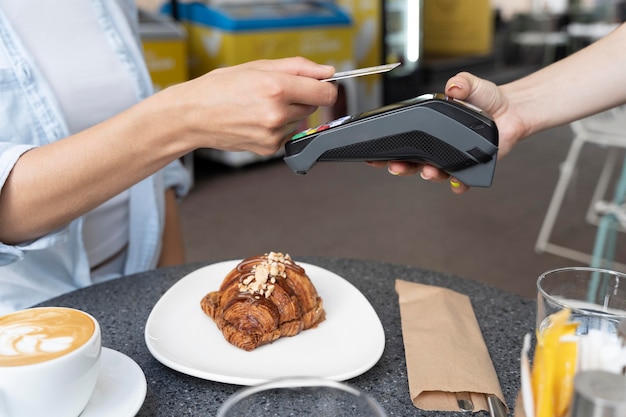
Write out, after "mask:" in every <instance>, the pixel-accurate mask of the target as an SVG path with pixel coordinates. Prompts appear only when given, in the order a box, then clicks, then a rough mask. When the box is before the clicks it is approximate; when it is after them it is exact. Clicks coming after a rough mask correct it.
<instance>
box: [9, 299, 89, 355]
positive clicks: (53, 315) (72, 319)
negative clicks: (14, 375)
mask: <svg viewBox="0 0 626 417" xmlns="http://www.w3.org/2000/svg"><path fill="white" fill-rule="evenodd" d="M94 330H95V325H94V322H93V321H92V319H91V318H90V317H89V316H87V315H86V314H84V313H82V312H80V311H77V310H72V309H68V308H61V307H43V308H34V309H29V310H24V311H18V312H15V313H10V314H8V315H6V316H2V317H0V366H18V365H28V364H33V363H37V362H43V361H47V360H50V359H54V358H57V357H59V356H63V355H64V354H66V353H68V352H71V351H72V350H75V349H77V348H78V347H80V346H82V345H83V344H84V343H85V342H86V341H87V340H89V339H90V338H91V336H92V335H93V333H94Z"/></svg>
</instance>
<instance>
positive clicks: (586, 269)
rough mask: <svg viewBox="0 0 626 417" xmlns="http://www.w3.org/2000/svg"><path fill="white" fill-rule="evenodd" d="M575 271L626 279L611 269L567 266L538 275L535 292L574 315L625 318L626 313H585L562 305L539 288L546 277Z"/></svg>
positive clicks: (560, 300) (559, 300)
mask: <svg viewBox="0 0 626 417" xmlns="http://www.w3.org/2000/svg"><path fill="white" fill-rule="evenodd" d="M575 271H581V272H599V273H602V274H608V275H613V276H618V277H620V278H624V279H626V273H624V272H620V271H615V270H612V269H607V268H599V267H593V266H567V267H563V268H556V269H551V270H548V271H545V272H543V273H541V274H540V275H539V277H538V278H537V283H536V285H537V291H538V292H539V293H540V294H541V296H542V297H544V298H545V299H546V300H548V301H550V302H552V303H553V304H554V305H560V306H563V308H567V309H570V310H572V311H576V313H578V314H582V315H585V316H602V317H623V318H626V313H625V314H615V313H612V312H609V311H599V310H594V311H587V310H585V309H581V308H579V307H576V306H571V305H568V304H567V303H564V302H563V300H562V299H558V298H556V297H554V296H553V295H551V294H548V293H547V292H546V290H545V289H544V288H543V287H542V286H541V283H542V282H543V281H544V280H545V278H546V277H547V276H548V275H554V274H557V273H559V272H575Z"/></svg>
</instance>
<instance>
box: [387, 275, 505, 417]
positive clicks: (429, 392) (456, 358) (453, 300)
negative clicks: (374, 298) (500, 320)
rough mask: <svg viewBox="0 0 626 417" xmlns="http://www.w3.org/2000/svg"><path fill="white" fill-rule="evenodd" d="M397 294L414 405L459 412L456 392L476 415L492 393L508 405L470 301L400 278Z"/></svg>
mask: <svg viewBox="0 0 626 417" xmlns="http://www.w3.org/2000/svg"><path fill="white" fill-rule="evenodd" d="M396 292H397V293H398V297H399V302H400V316H401V320H402V337H403V339H404V350H405V355H406V364H407V374H408V378H409V391H410V394H411V400H412V401H413V404H415V406H416V407H418V408H421V409H423V410H439V411H459V407H458V405H457V400H456V393H457V392H464V391H465V392H469V393H470V395H471V397H472V401H473V403H474V411H478V410H488V409H489V407H488V404H487V399H486V395H489V394H495V395H496V396H498V398H500V400H502V402H503V404H506V402H505V401H504V395H503V394H502V389H501V388H500V383H499V381H498V376H497V374H496V371H495V369H494V367H493V363H492V362H491V357H490V356H489V352H488V351H487V346H486V345H485V341H484V340H483V336H482V333H481V331H480V327H479V326H478V322H477V320H476V317H475V315H474V310H473V309H472V304H471V302H470V299H469V297H467V296H466V295H463V294H459V293H457V292H455V291H452V290H449V289H446V288H441V287H435V286H430V285H423V284H417V283H413V282H407V281H402V280H396Z"/></svg>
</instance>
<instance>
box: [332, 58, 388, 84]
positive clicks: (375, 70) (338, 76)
mask: <svg viewBox="0 0 626 417" xmlns="http://www.w3.org/2000/svg"><path fill="white" fill-rule="evenodd" d="M399 65H400V63H399V62H396V63H393V64H386V65H377V66H375V67H367V68H360V69H354V70H350V71H342V72H336V73H335V75H333V76H332V77H330V78H326V79H324V80H322V81H335V80H342V79H345V78H353V77H362V76H364V75H372V74H379V73H382V72H387V71H391V70H392V69H394V68H396V67H398V66H399Z"/></svg>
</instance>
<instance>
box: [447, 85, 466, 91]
mask: <svg viewBox="0 0 626 417" xmlns="http://www.w3.org/2000/svg"><path fill="white" fill-rule="evenodd" d="M453 88H458V89H459V90H462V89H463V86H462V85H459V84H455V83H452V84H450V85H449V86H448V91H450V90H452V89H453Z"/></svg>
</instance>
